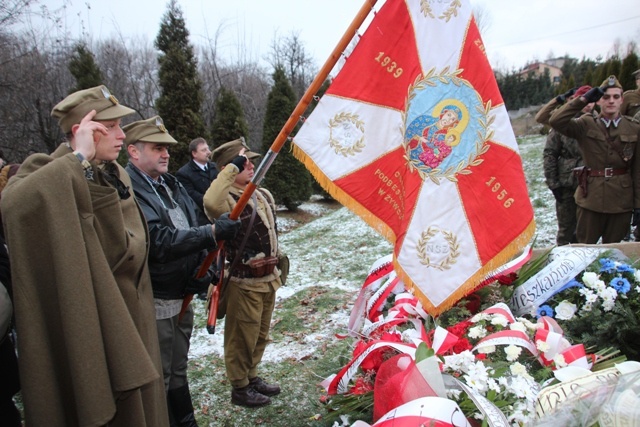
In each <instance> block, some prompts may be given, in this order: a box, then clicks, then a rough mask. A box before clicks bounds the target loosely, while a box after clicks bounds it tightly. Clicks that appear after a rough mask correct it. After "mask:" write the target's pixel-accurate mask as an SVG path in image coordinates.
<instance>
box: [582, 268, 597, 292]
mask: <svg viewBox="0 0 640 427" xmlns="http://www.w3.org/2000/svg"><path fill="white" fill-rule="evenodd" d="M598 278H599V277H598V275H597V274H596V273H594V272H593V271H587V272H586V273H584V274H583V275H582V283H584V285H585V286H587V287H589V288H593V287H594V286H595V284H596V282H597V281H598Z"/></svg>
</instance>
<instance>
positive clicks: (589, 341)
mask: <svg viewBox="0 0 640 427" xmlns="http://www.w3.org/2000/svg"><path fill="white" fill-rule="evenodd" d="M536 314H537V315H538V316H549V317H553V318H555V319H556V320H557V321H558V323H559V324H560V326H561V327H562V329H563V330H564V333H565V335H566V336H567V337H569V338H570V339H571V340H573V341H578V342H582V343H583V344H584V345H585V346H587V347H596V348H608V347H612V348H617V349H619V350H620V351H621V352H622V354H624V355H625V356H627V358H628V359H631V360H640V318H639V316H640V271H638V270H636V269H635V268H633V267H632V266H631V265H629V264H628V263H625V262H621V261H617V260H615V259H612V258H610V257H609V256H606V255H605V256H602V257H600V258H598V259H597V260H596V261H595V262H593V263H592V264H591V265H589V266H588V267H587V269H586V270H585V271H584V272H582V273H580V274H578V275H577V276H576V277H575V278H573V279H571V280H570V281H569V282H568V283H567V284H565V285H564V286H563V287H562V288H560V289H559V290H558V291H557V292H556V293H554V294H553V295H552V296H551V297H550V298H549V299H548V300H547V301H546V302H545V303H544V304H543V305H541V306H540V307H538V308H537V310H536Z"/></svg>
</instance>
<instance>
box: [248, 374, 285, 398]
mask: <svg viewBox="0 0 640 427" xmlns="http://www.w3.org/2000/svg"><path fill="white" fill-rule="evenodd" d="M249 386H251V388H253V389H254V390H255V391H257V392H258V393H260V394H264V395H265V396H275V395H276V394H280V386H279V385H277V384H268V383H266V382H264V380H263V379H262V378H260V377H255V378H251V379H250V380H249Z"/></svg>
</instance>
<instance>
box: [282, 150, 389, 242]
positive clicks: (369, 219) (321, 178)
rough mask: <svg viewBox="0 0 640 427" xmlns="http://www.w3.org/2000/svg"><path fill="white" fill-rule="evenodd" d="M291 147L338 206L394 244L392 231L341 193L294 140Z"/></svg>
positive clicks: (345, 194)
mask: <svg viewBox="0 0 640 427" xmlns="http://www.w3.org/2000/svg"><path fill="white" fill-rule="evenodd" d="M291 146H292V147H293V155H294V156H295V158H296V159H298V160H300V161H301V162H302V163H303V164H304V165H305V167H306V168H307V169H308V170H309V172H311V175H313V177H314V178H315V179H316V181H318V183H319V184H320V186H321V187H322V188H324V190H325V191H326V192H327V193H329V195H331V197H333V198H334V199H336V200H337V201H338V202H340V204H342V205H343V206H346V207H347V208H348V209H349V210H350V211H352V212H353V213H355V214H356V215H358V216H359V217H360V218H362V219H363V220H364V222H366V223H367V224H369V226H370V227H371V228H373V229H374V230H375V231H377V232H378V233H380V234H381V235H382V237H384V238H385V239H387V240H388V241H389V242H391V243H392V244H395V242H396V235H395V234H394V232H393V230H392V229H391V228H390V227H389V226H387V224H385V223H384V221H382V220H381V219H380V218H378V217H377V216H375V215H374V214H372V213H371V212H370V211H369V210H368V209H366V208H365V207H364V206H362V205H361V204H360V203H358V202H357V201H356V200H355V199H353V197H351V196H349V195H348V194H347V193H345V192H344V191H342V189H341V188H340V187H338V186H337V185H335V184H334V183H333V181H331V179H329V178H328V177H327V176H326V175H325V174H324V173H323V172H322V171H321V170H320V169H319V168H318V166H316V164H315V162H314V161H313V160H311V159H310V158H309V157H308V156H307V154H306V153H305V152H304V151H303V150H302V149H300V147H298V146H297V145H296V143H295V138H294V140H293V143H292V144H291Z"/></svg>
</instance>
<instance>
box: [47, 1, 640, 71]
mask: <svg viewBox="0 0 640 427" xmlns="http://www.w3.org/2000/svg"><path fill="white" fill-rule="evenodd" d="M432 1H440V0H432ZM42 3H44V4H45V5H47V7H48V8H49V9H51V10H55V9H59V8H61V7H62V5H63V4H66V8H65V12H64V17H65V18H64V20H63V23H64V26H65V27H66V29H67V30H68V31H69V32H71V33H72V34H74V35H77V34H79V33H80V32H81V30H82V29H83V28H84V29H85V31H88V32H89V33H90V34H91V36H92V37H93V39H94V40H98V39H103V38H106V37H109V36H112V35H115V34H121V35H124V36H125V37H136V36H145V37H146V38H147V39H148V40H149V41H153V39H154V38H155V36H156V35H157V33H158V29H159V23H160V20H161V18H162V15H163V14H164V12H165V11H166V5H167V2H166V1H161V0H100V1H97V0H94V1H91V0H42ZM363 3H364V1H362V0H315V1H309V0H178V4H179V5H180V7H181V8H182V10H183V12H184V18H185V21H186V24H187V28H188V29H189V31H190V33H191V40H192V42H193V43H194V44H200V43H203V44H204V43H207V40H213V39H214V38H215V36H216V32H218V31H220V34H221V36H220V37H219V41H218V47H219V48H220V49H221V51H222V52H224V56H225V57H227V58H229V57H233V56H237V54H238V50H239V48H240V50H244V51H245V55H246V54H247V53H248V54H249V55H250V57H252V58H255V59H261V58H263V57H264V56H265V54H266V52H267V51H268V47H269V44H270V42H271V41H272V40H273V38H274V34H276V32H277V33H278V34H280V35H289V34H291V32H292V31H295V32H297V33H298V34H299V37H300V39H301V41H302V42H303V43H304V46H305V47H306V49H307V51H308V52H309V53H310V54H311V55H312V56H313V57H314V58H315V59H316V63H317V65H318V67H319V66H321V65H322V64H324V62H325V61H326V59H327V58H328V56H329V54H330V53H331V51H332V50H333V48H334V46H335V45H336V43H337V42H338V40H339V39H340V37H341V36H342V34H343V33H344V31H345V30H346V28H347V27H348V26H349V24H350V22H351V21H352V19H353V17H354V16H355V15H356V13H357V11H358V10H359V9H360V7H361V6H362V4H363ZM379 4H382V1H379ZM471 4H472V6H473V7H474V9H477V8H480V9H482V12H483V16H482V18H481V19H482V21H481V29H482V30H483V33H482V35H483V39H484V42H485V47H486V50H487V53H488V55H489V60H490V61H491V64H492V65H493V67H494V68H498V69H501V70H505V69H507V70H509V69H512V68H514V67H515V68H520V67H522V66H523V65H524V64H525V63H526V62H528V61H530V60H532V59H540V60H544V59H546V58H547V57H548V56H549V55H550V54H553V55H554V56H562V55H564V54H569V55H571V56H573V57H577V58H582V57H583V56H586V57H588V58H592V59H595V57H596V56H597V55H602V56H603V57H606V56H608V55H609V54H610V53H611V51H612V47H613V46H614V43H615V42H616V41H618V42H619V43H620V44H621V46H622V47H623V48H625V49H626V46H627V44H628V42H629V41H635V42H636V44H640V7H638V1H637V0H618V1H615V2H613V1H609V2H607V1H601V0H530V1H524V0H471ZM483 22H484V24H483ZM247 51H248V52H247ZM621 53H622V54H623V55H624V54H626V51H623V52H621Z"/></svg>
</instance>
